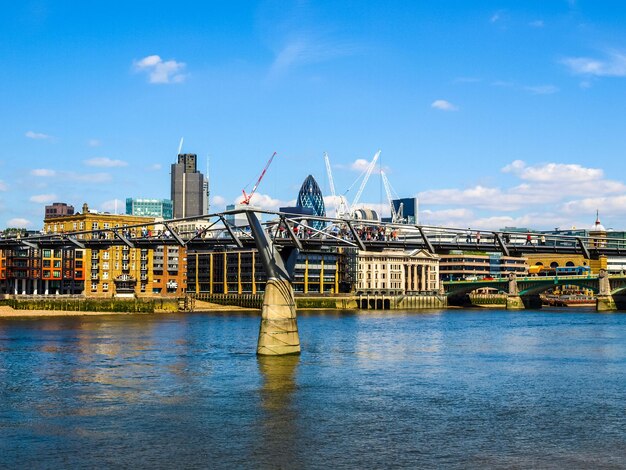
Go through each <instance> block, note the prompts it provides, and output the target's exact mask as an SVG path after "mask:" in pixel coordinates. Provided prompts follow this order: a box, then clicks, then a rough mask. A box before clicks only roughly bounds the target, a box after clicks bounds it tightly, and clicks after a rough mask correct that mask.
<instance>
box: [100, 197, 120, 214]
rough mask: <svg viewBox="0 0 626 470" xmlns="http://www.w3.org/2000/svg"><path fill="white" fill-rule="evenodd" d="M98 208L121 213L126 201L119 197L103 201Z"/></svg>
mask: <svg viewBox="0 0 626 470" xmlns="http://www.w3.org/2000/svg"><path fill="white" fill-rule="evenodd" d="M100 210H101V211H103V212H111V213H116V214H123V213H124V212H126V202H124V201H122V200H121V199H111V200H109V201H104V202H103V203H102V204H100Z"/></svg>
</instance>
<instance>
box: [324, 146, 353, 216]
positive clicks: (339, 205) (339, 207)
mask: <svg viewBox="0 0 626 470" xmlns="http://www.w3.org/2000/svg"><path fill="white" fill-rule="evenodd" d="M324 161H325V162H326V173H327V175H328V185H329V186H330V194H331V195H332V197H333V204H334V205H335V216H336V217H339V218H341V217H343V216H345V214H346V213H347V212H348V203H347V201H346V198H345V197H344V196H343V195H340V196H337V193H335V181H334V179H333V172H332V170H331V168H330V159H329V158H328V154H327V153H326V152H324ZM337 199H339V200H337Z"/></svg>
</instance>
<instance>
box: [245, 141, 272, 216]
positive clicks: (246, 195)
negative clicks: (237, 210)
mask: <svg viewBox="0 0 626 470" xmlns="http://www.w3.org/2000/svg"><path fill="white" fill-rule="evenodd" d="M275 156H276V152H274V153H273V154H272V156H271V157H270V159H269V160H268V161H267V164H266V165H265V168H263V171H262V172H261V175H260V176H259V179H258V180H257V181H256V183H255V185H254V187H253V188H252V191H250V194H246V190H245V189H242V190H241V192H242V193H243V201H241V203H242V204H245V205H249V204H250V199H252V196H254V193H255V192H256V190H257V188H258V187H259V184H261V180H262V179H263V177H264V176H265V172H266V171H267V169H268V168H269V167H270V165H271V164H272V160H274V157H275Z"/></svg>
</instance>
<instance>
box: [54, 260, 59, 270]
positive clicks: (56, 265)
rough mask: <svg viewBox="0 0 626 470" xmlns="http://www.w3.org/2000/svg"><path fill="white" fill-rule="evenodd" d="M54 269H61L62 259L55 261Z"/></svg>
mask: <svg viewBox="0 0 626 470" xmlns="http://www.w3.org/2000/svg"><path fill="white" fill-rule="evenodd" d="M54 267H55V268H60V267H61V260H60V259H55V260H54Z"/></svg>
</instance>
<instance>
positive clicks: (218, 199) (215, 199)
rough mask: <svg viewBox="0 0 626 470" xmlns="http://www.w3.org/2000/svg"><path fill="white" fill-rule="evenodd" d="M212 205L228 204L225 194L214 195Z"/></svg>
mask: <svg viewBox="0 0 626 470" xmlns="http://www.w3.org/2000/svg"><path fill="white" fill-rule="evenodd" d="M211 205H215V206H226V198H225V197H223V196H218V195H215V196H212V197H211Z"/></svg>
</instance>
